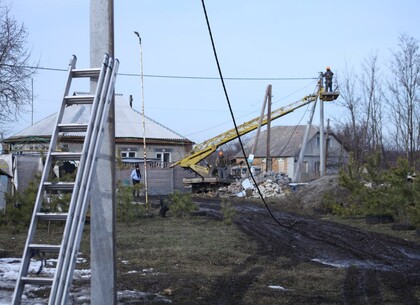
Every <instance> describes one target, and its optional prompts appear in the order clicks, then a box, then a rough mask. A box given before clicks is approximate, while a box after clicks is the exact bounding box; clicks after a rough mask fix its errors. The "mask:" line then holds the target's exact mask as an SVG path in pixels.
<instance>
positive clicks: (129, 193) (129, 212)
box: [116, 181, 145, 223]
mask: <svg viewBox="0 0 420 305" xmlns="http://www.w3.org/2000/svg"><path fill="white" fill-rule="evenodd" d="M133 190H134V187H133V186H132V185H129V186H123V185H122V183H121V181H119V182H118V189H117V192H116V201H117V212H116V213H117V220H118V221H123V222H126V223H130V222H131V221H133V220H134V219H136V218H139V217H141V216H142V215H144V213H145V207H144V206H143V205H140V204H138V203H133Z"/></svg>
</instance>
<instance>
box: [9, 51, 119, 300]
mask: <svg viewBox="0 0 420 305" xmlns="http://www.w3.org/2000/svg"><path fill="white" fill-rule="evenodd" d="M76 61H77V58H76V56H73V57H72V59H71V61H70V64H69V69H68V76H67V83H66V86H65V91H64V96H63V99H62V104H61V107H60V110H59V112H58V113H57V119H56V124H55V127H54V131H53V133H52V135H51V141H50V145H49V148H48V153H47V155H46V158H45V162H44V168H43V171H42V175H41V181H40V184H39V189H38V192H37V196H36V199H35V204H34V210H33V214H32V218H31V223H30V226H29V232H28V236H27V239H26V243H25V247H24V251H23V256H22V263H21V267H20V271H19V274H18V278H17V280H16V286H15V290H14V294H13V301H12V304H13V305H18V304H20V303H21V300H22V295H23V293H24V290H25V285H38V286H48V287H49V286H50V287H51V290H50V293H49V302H48V304H49V305H58V304H61V305H64V304H66V303H67V299H68V295H69V290H70V286H71V282H72V279H73V273H74V269H75V263H76V258H77V253H78V251H79V248H80V241H81V238H82V232H83V226H84V223H85V218H86V212H87V209H88V205H89V200H90V191H91V185H92V180H93V179H94V177H93V176H94V170H95V163H96V159H97V156H98V154H99V150H100V145H101V139H102V135H103V131H104V127H105V124H106V122H107V119H108V113H109V108H110V104H111V100H112V98H113V96H114V87H115V81H116V76H117V71H118V66H119V62H118V60H113V59H112V58H111V57H109V56H108V55H107V54H105V55H104V59H103V62H102V66H101V67H100V68H93V69H76ZM76 78H87V79H92V80H97V82H96V90H95V93H94V94H93V95H70V94H69V92H70V89H71V87H72V81H73V79H76ZM89 106H90V118H89V120H88V122H87V123H86V124H83V123H68V122H66V121H65V118H66V116H65V112H66V110H67V111H70V110H72V109H71V107H73V110H74V109H76V108H74V107H89ZM80 110H81V109H79V111H80ZM65 133H71V134H73V133H77V134H79V135H83V133H84V141H83V144H82V149H81V150H80V151H77V152H68V151H67V152H66V151H63V150H62V149H60V139H61V137H63V135H64V134H65ZM69 161H70V162H76V163H77V162H78V167H77V169H76V175H75V177H73V178H69V177H68V176H65V177H66V178H65V179H62V178H59V179H58V180H57V179H56V178H54V174H53V168H54V165H56V164H57V163H59V162H69ZM59 176H61V175H59ZM60 179H61V180H60ZM63 201H64V202H63ZM55 222H64V223H65V224H64V225H63V224H60V223H55ZM51 223H52V224H51ZM47 225H48V228H50V226H51V227H53V228H54V229H61V230H62V238H61V241H60V242H59V244H58V242H57V241H49V240H48V238H47V237H48V236H46V234H44V235H41V236H40V234H42V233H39V232H42V230H44V231H45V227H46V226H47ZM63 227H64V228H63ZM59 235H60V234H59ZM60 236H61V235H60ZM45 239H47V240H48V242H47V243H45ZM40 240H42V241H43V242H42V243H39V241H40ZM37 256H39V258H40V260H41V261H40V263H41V267H40V268H39V270H38V272H33V271H32V270H30V263H31V259H32V258H34V257H37ZM51 256H52V257H51ZM54 256H55V258H56V261H57V263H56V266H55V272H54V275H53V276H51V275H49V276H45V275H44V276H43V272H42V269H43V267H44V264H45V263H46V261H47V259H50V258H54Z"/></svg>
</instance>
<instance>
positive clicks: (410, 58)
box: [388, 34, 420, 166]
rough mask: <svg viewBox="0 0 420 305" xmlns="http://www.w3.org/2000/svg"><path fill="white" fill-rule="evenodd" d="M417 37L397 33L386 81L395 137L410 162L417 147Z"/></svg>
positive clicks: (419, 73)
mask: <svg viewBox="0 0 420 305" xmlns="http://www.w3.org/2000/svg"><path fill="white" fill-rule="evenodd" d="M419 47H420V46H419V41H418V40H416V39H414V38H412V37H408V36H407V35H405V34H403V35H401V36H400V37H399V50H397V51H396V52H394V53H393V59H392V61H391V66H390V68H391V73H392V75H393V80H392V81H391V82H390V84H389V89H390V92H391V96H390V97H389V101H388V103H389V105H390V107H391V109H392V111H391V115H392V117H393V121H394V124H395V129H396V134H397V135H398V137H396V138H395V139H396V141H398V144H399V145H398V146H402V148H403V149H404V151H405V153H406V157H407V159H408V160H409V164H410V166H414V165H415V164H414V161H415V159H416V152H418V148H419V145H420V143H419V137H418V135H419V132H420V131H419V124H420V120H419V117H420V107H419V106H418V102H419V93H420V91H419V89H420V49H419Z"/></svg>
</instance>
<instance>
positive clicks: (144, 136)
mask: <svg viewBox="0 0 420 305" xmlns="http://www.w3.org/2000/svg"><path fill="white" fill-rule="evenodd" d="M134 34H136V36H137V37H138V38H139V45H140V78H141V113H142V117H143V159H144V190H145V195H146V210H147V211H149V195H148V193H149V192H148V185H147V153H146V116H145V114H144V81H143V48H142V45H141V38H140V34H139V32H134Z"/></svg>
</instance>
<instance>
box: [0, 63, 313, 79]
mask: <svg viewBox="0 0 420 305" xmlns="http://www.w3.org/2000/svg"><path fill="white" fill-rule="evenodd" d="M4 66H7V67H17V66H15V65H7V64H4ZM19 67H20V68H25V69H34V70H46V71H56V72H67V71H68V70H67V69H60V68H49V67H40V66H38V67H37V66H19ZM118 75H119V76H130V77H140V76H141V75H140V74H136V73H118ZM143 77H148V78H169V79H194V80H220V78H219V77H212V76H188V75H159V74H144V75H143ZM224 79H225V80H237V81H299V80H314V79H318V78H317V77H224Z"/></svg>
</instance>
